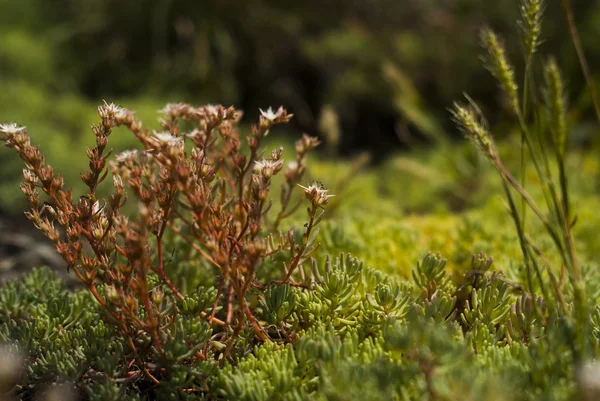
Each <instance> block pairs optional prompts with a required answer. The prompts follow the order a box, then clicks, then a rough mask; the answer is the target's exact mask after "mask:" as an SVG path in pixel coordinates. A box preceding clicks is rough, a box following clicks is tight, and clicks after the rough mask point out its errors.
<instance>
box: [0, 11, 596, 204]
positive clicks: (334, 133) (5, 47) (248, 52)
mask: <svg viewBox="0 0 600 401" xmlns="http://www.w3.org/2000/svg"><path fill="white" fill-rule="evenodd" d="M554 3H557V4H554ZM574 6H575V15H576V22H577V24H578V26H579V29H580V30H581V34H582V39H583V42H584V46H585V47H586V50H587V52H588V57H589V61H590V64H591V65H592V67H594V66H596V65H598V63H599V62H600V51H599V50H600V42H598V40H597V38H598V37H600V2H598V1H589V0H586V1H576V2H574ZM518 16H519V3H518V1H516V0H499V1H493V2H491V1H481V0H404V1H398V0H305V1H289V0H248V1H233V0H221V1H191V0H118V1H117V0H83V1H82V0H19V1H14V0H0V122H13V121H16V122H18V123H19V124H21V125H26V126H28V128H29V131H30V133H31V135H32V138H33V140H34V142H35V143H36V144H38V145H40V146H41V148H42V150H43V151H44V152H45V153H46V154H47V156H48V159H49V160H50V162H51V163H52V164H53V165H54V167H55V168H56V169H57V170H58V171H61V172H64V173H65V175H66V178H67V181H68V183H69V184H74V183H75V181H76V179H77V176H78V172H79V171H81V170H83V169H85V166H86V162H85V155H84V152H83V149H84V148H85V147H86V146H87V145H88V144H90V143H91V141H90V139H91V137H90V134H89V126H90V125H91V124H92V123H94V122H95V121H96V120H97V118H96V105H97V104H99V103H100V102H102V101H103V100H107V101H109V102H111V101H114V102H117V103H120V104H122V105H124V106H126V107H128V108H130V109H133V110H135V111H136V112H137V113H138V115H139V116H140V117H141V118H142V119H143V121H145V123H146V124H148V123H150V125H151V124H152V123H153V122H154V121H156V116H155V111H156V110H157V109H159V108H160V107H162V105H163V104H164V103H166V102H169V101H186V102H190V103H193V104H204V103H222V104H225V105H230V104H233V105H235V106H236V107H237V108H240V109H243V110H245V112H246V113H245V116H244V123H250V122H253V121H255V120H256V118H257V116H258V109H259V107H262V108H264V107H267V106H269V105H272V106H278V105H284V106H285V107H286V108H288V110H289V111H290V112H293V113H294V114H295V116H296V117H295V119H294V120H293V124H292V125H290V126H289V127H288V131H290V133H291V134H293V135H292V136H293V137H297V136H298V134H299V132H301V131H306V132H308V133H310V134H312V135H320V136H321V137H322V138H323V140H324V141H325V142H329V143H328V144H327V143H326V146H325V147H324V149H325V151H324V152H325V154H326V155H327V156H331V155H336V156H337V157H340V156H341V157H351V156H353V155H356V154H357V153H360V152H364V151H366V152H368V153H369V154H370V155H371V160H372V162H373V163H374V166H375V167H374V168H380V169H383V170H385V171H388V172H389V170H390V169H397V171H400V172H402V175H403V178H399V179H400V180H401V183H402V185H403V188H412V187H411V186H413V187H414V186H415V185H417V184H419V183H422V180H424V179H426V180H428V182H430V184H431V185H432V186H436V185H437V186H438V187H441V189H439V188H438V189H439V190H440V191H441V192H440V193H441V195H438V196H442V197H444V201H445V202H446V204H447V205H449V207H450V208H455V209H460V208H461V207H463V206H464V205H465V202H466V203H468V202H467V201H470V195H469V199H468V200H465V199H463V198H464V197H465V196H467V195H466V194H470V193H471V192H473V191H475V190H478V189H479V190H481V185H480V183H478V182H477V174H480V170H481V169H483V168H485V166H482V165H481V162H480V161H478V160H477V157H476V156H475V154H474V152H472V151H471V150H470V148H468V149H465V148H464V147H463V146H462V145H450V146H458V148H457V149H455V150H453V153H456V154H457V156H456V157H455V159H454V160H453V161H452V163H451V164H448V163H447V161H445V159H444V158H443V157H440V156H436V155H431V154H428V153H423V148H427V147H430V146H431V144H432V143H433V144H440V143H441V144H445V146H448V145H447V141H448V140H450V142H451V143H456V142H458V141H457V139H460V135H459V134H458V133H457V131H456V129H455V128H454V127H453V125H452V122H451V121H450V118H449V114H448V112H447V108H448V107H449V106H450V105H451V104H452V101H453V100H455V99H458V98H460V97H461V94H462V93H463V92H464V91H467V92H469V93H470V95H471V96H472V97H473V98H475V99H476V100H477V101H478V102H479V103H480V104H481V105H482V108H483V111H484V112H485V113H486V115H487V116H488V117H489V118H490V122H491V124H493V125H495V126H502V127H506V128H507V129H505V130H498V132H500V133H502V132H507V133H509V132H511V123H510V115H509V113H506V112H505V110H504V109H503V108H502V107H498V104H500V105H502V104H503V103H502V101H503V98H502V97H501V95H500V93H499V91H498V89H497V86H496V83H495V82H494V80H493V78H492V77H490V76H489V74H488V73H487V71H485V69H483V68H482V67H481V62H480V60H479V59H478V57H477V55H479V54H480V53H481V51H480V49H479V42H478V32H479V29H480V28H481V27H482V26H483V25H485V24H489V25H491V26H492V27H493V28H494V29H496V30H497V31H498V32H499V33H501V34H502V35H503V36H504V37H505V38H506V42H507V46H508V50H509V55H510V56H511V58H512V60H513V61H514V63H515V65H521V64H522V55H521V53H522V52H521V49H520V47H519V43H520V41H519V38H518V29H517V27H516V23H515V21H516V20H517V18H518ZM543 37H544V39H545V42H544V44H543V45H542V50H543V51H544V50H551V52H552V53H554V54H555V55H556V57H557V58H558V60H559V62H560V64H561V65H562V66H563V68H564V69H565V76H566V77H567V81H568V82H567V83H568V87H569V88H570V99H571V103H572V105H573V106H574V108H573V112H574V113H576V114H577V116H581V117H582V118H583V119H582V120H581V121H582V122H581V123H579V124H578V125H577V126H576V127H575V139H576V142H577V143H579V144H587V143H589V142H590V141H591V140H592V138H593V136H594V134H595V131H594V129H595V128H589V127H590V126H592V127H593V125H591V124H588V123H587V122H588V121H591V120H592V117H593V113H592V112H591V104H590V100H589V96H588V95H587V92H585V90H584V89H585V85H584V82H583V79H582V76H581V74H580V72H579V66H578V64H577V60H576V57H575V53H574V51H573V50H572V47H571V45H570V39H569V36H568V30H567V27H566V24H565V21H564V17H563V15H562V13H561V8H560V5H559V4H558V2H550V4H549V5H548V7H547V10H546V18H545V21H544V33H543ZM518 72H521V71H518ZM588 119H589V120H588ZM281 135H283V134H281ZM336 138H339V139H336ZM131 143H132V138H131V137H130V136H127V135H126V134H125V133H124V134H123V135H114V136H113V138H112V146H114V147H116V148H117V149H119V148H125V147H128V146H130V144H131ZM407 150H408V151H411V153H409V155H410V156H409V158H408V159H407V158H406V157H404V156H402V157H398V156H397V155H398V151H404V152H406V151H407ZM8 154H9V153H8V151H7V150H5V149H2V150H1V151H0V171H1V176H0V210H7V209H8V210H20V208H21V207H22V205H23V203H22V197H21V194H20V193H19V192H18V190H17V188H18V180H19V174H20V170H21V167H20V163H21V162H20V160H18V159H17V158H16V157H14V155H11V156H10V157H5V156H6V155H8ZM415 159H416V160H415ZM442 159H443V160H442ZM436 160H437V161H438V162H436ZM378 166H379V167H378ZM381 166H383V167H381ZM448 166H450V168H449V167H448ZM317 170H318V169H317ZM321 174H323V172H322V171H321ZM331 174H332V175H333V176H334V177H335V176H336V174H335V173H331ZM457 175H458V176H459V178H461V177H462V178H461V179H459V180H455V179H453V178H452V177H455V176H457ZM404 176H407V177H408V178H406V177H404ZM69 180H71V181H69ZM402 180H403V181H402ZM411 180H412V181H411ZM457 182H458V184H457ZM375 185H376V186H377V187H378V189H379V190H380V191H383V192H384V193H388V194H390V195H392V196H393V197H397V198H400V196H399V194H398V191H399V190H398V186H399V185H400V184H398V183H393V184H390V183H385V182H380V183H378V184H375ZM422 187H423V186H422V185H421V187H418V189H417V187H415V191H411V195H410V196H408V197H407V196H404V197H403V199H404V198H406V201H405V202H404V204H403V205H402V206H403V207H405V208H407V209H408V210H415V211H427V210H435V207H434V205H431V203H432V199H431V197H430V196H429V193H428V192H427V190H423V189H422ZM423 191H424V193H422V194H420V192H423ZM17 206H19V209H17Z"/></svg>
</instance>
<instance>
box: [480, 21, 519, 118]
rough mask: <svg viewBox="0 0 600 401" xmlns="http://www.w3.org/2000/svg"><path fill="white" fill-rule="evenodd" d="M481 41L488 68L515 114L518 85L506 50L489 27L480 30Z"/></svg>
mask: <svg viewBox="0 0 600 401" xmlns="http://www.w3.org/2000/svg"><path fill="white" fill-rule="evenodd" d="M481 42H482V44H483V47H484V48H486V49H487V51H488V55H487V57H486V62H487V68H488V70H489V71H490V72H491V73H492V75H493V76H494V77H495V78H496V79H497V80H498V81H499V82H500V87H501V88H502V90H504V92H505V93H506V95H507V96H508V99H509V100H510V103H511V107H512V109H513V111H514V112H515V113H516V114H518V113H520V106H519V95H518V92H519V86H518V85H517V83H516V81H515V73H514V70H513V68H512V66H511V65H510V63H509V62H508V58H507V57H506V50H505V49H504V47H503V45H502V44H501V42H500V40H499V39H498V36H497V35H496V33H494V31H492V30H491V29H490V28H484V29H483V30H482V31H481Z"/></svg>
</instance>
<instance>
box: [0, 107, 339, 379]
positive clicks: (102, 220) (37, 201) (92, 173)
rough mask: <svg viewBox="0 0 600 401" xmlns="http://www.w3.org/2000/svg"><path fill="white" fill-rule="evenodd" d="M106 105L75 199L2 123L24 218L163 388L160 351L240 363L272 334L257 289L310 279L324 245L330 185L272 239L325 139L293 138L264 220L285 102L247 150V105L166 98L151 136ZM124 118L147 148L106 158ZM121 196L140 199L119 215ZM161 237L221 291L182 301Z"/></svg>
mask: <svg viewBox="0 0 600 401" xmlns="http://www.w3.org/2000/svg"><path fill="white" fill-rule="evenodd" d="M98 111H99V115H100V117H101V120H102V121H101V122H100V123H99V124H98V125H95V126H94V127H93V132H94V135H95V137H96V146H95V147H93V148H90V149H88V151H87V155H88V158H89V167H90V170H89V171H88V172H85V173H82V174H81V179H82V181H83V182H84V183H85V184H86V185H87V186H88V187H89V191H88V193H86V194H84V195H82V196H80V197H79V198H78V199H77V200H74V195H73V192H72V190H70V189H67V188H66V187H65V185H64V181H63V179H62V177H61V176H60V175H57V174H55V172H54V170H53V169H52V167H50V166H49V165H47V163H46V162H45V159H44V156H43V155H42V153H41V151H40V150H39V149H38V148H36V147H35V146H33V145H31V141H30V138H29V136H28V134H27V132H26V130H25V128H23V127H18V126H17V125H15V124H4V125H2V126H0V139H2V140H3V141H4V142H5V144H6V145H7V146H8V147H10V148H13V149H15V150H16V151H17V152H18V154H19V156H20V157H21V158H22V159H23V161H24V162H25V165H26V169H25V170H23V174H24V177H25V180H24V183H23V184H22V186H21V189H22V191H23V192H24V193H25V195H26V197H27V199H28V201H29V203H30V204H31V206H32V209H31V210H30V211H29V212H27V213H26V215H27V217H28V218H29V219H30V220H31V221H32V222H33V224H34V225H35V226H36V227H37V228H38V229H39V230H40V231H42V232H43V233H44V234H45V235H46V236H47V237H48V238H49V239H50V240H51V241H52V242H53V243H54V244H55V245H56V249H57V251H58V253H59V254H60V255H61V256H62V257H63V259H64V260H65V261H66V262H67V264H68V266H69V268H70V269H72V270H73V272H74V274H75V275H76V276H77V277H78V278H79V279H80V280H81V282H82V283H83V284H84V285H85V287H87V289H88V290H89V291H90V293H91V294H92V296H93V297H94V298H95V300H96V302H98V304H99V305H100V306H101V307H102V309H103V310H104V311H105V312H106V313H107V316H109V320H108V321H109V323H110V324H112V325H114V326H115V327H116V328H117V329H118V331H119V333H120V334H121V336H123V338H124V340H125V343H126V346H127V348H128V350H129V352H130V353H131V358H132V360H131V361H132V363H133V364H135V365H136V366H137V367H138V369H139V372H140V373H143V374H144V375H145V376H146V378H147V379H149V380H151V381H152V382H154V383H155V384H158V383H159V382H160V380H159V379H158V378H157V377H156V376H159V377H160V375H161V370H160V369H161V368H149V367H148V366H147V363H149V362H151V361H154V360H155V359H160V360H163V361H171V363H188V362H189V361H190V360H196V359H199V360H204V361H205V360H208V359H211V360H216V359H217V358H223V359H227V358H232V351H233V348H234V346H235V345H236V344H237V343H238V340H239V338H240V336H241V334H242V333H243V332H244V331H245V330H252V331H253V333H254V336H256V337H257V338H258V339H260V340H261V341H270V339H269V337H268V335H267V334H266V333H265V330H264V328H263V327H261V326H260V324H259V323H258V322H257V320H256V318H255V316H254V313H253V311H252V309H253V308H254V307H255V306H254V304H255V303H256V301H253V299H254V298H256V291H258V292H261V290H262V289H264V288H265V287H266V286H267V285H269V284H273V285H286V284H291V285H304V284H302V283H296V282H294V281H293V277H292V276H293V275H294V273H297V271H300V270H301V266H302V265H303V264H304V263H305V261H306V260H307V258H308V257H310V255H311V254H312V252H314V250H315V249H316V244H315V239H316V234H317V230H316V226H317V225H318V224H319V222H320V220H321V218H322V215H323V206H324V205H326V204H327V203H328V200H329V198H330V197H331V196H332V195H329V194H328V193H327V190H326V189H324V188H323V187H322V185H318V184H311V185H309V186H301V187H302V188H303V190H304V194H305V197H306V198H307V200H308V203H309V208H308V209H307V212H308V222H307V223H306V224H305V228H304V230H303V231H304V232H303V233H301V234H299V235H296V231H294V230H289V231H288V232H286V233H285V234H281V235H277V236H275V235H272V234H274V233H277V232H278V231H277V228H278V226H279V225H280V223H281V221H282V220H283V219H284V218H285V217H287V216H288V215H289V214H291V213H292V212H293V211H294V210H295V209H297V208H298V207H299V206H300V205H301V201H293V197H292V190H293V189H294V188H295V187H296V186H297V185H299V182H301V179H302V176H303V174H304V171H305V169H306V165H305V162H306V155H307V153H308V152H310V151H311V150H312V149H313V148H314V147H316V146H317V145H318V140H317V139H316V138H312V137H309V136H307V135H304V136H303V137H302V139H300V140H299V141H298V142H297V143H296V157H295V161H293V162H291V163H289V165H288V168H287V170H286V171H285V173H284V175H285V184H284V188H283V190H282V199H281V200H282V201H281V205H280V209H279V211H278V213H277V215H276V217H275V218H274V219H273V221H269V220H268V219H267V216H266V215H267V212H268V211H269V209H270V208H271V206H272V203H271V200H270V198H269V191H270V189H271V179H272V178H273V176H275V175H276V174H278V173H279V172H280V171H282V170H283V168H284V161H283V159H282V152H283V149H281V148H280V149H276V150H274V151H273V152H271V153H270V154H269V155H266V156H264V155H263V151H261V149H260V144H261V140H262V139H263V138H264V137H265V136H266V135H267V134H268V133H269V131H270V130H271V128H272V127H273V126H274V125H277V124H281V123H286V122H287V121H289V119H290V118H291V115H288V114H287V113H286V111H285V110H284V109H283V108H280V109H279V110H277V111H273V110H272V109H268V110H267V111H264V112H261V113H262V114H261V118H260V122H259V124H258V125H256V126H253V127H252V132H251V135H250V136H249V137H248V138H247V152H246V153H247V154H245V153H244V152H243V151H242V150H241V148H242V144H241V139H240V136H239V133H238V132H237V130H236V129H235V125H236V122H237V120H238V119H239V116H240V112H238V111H236V110H235V109H234V108H224V107H222V106H206V107H199V108H196V107H191V106H189V105H186V104H169V105H167V106H166V107H165V108H164V109H163V110H161V113H162V115H163V117H162V119H161V121H160V123H161V126H162V127H163V129H164V131H163V132H154V133H150V132H149V131H148V130H145V129H143V128H142V124H141V122H140V121H139V120H138V119H136V118H135V117H134V115H133V113H132V112H130V111H128V110H126V109H123V108H121V107H118V106H115V105H114V104H105V105H102V106H100V107H99V109H98ZM120 126H123V127H126V128H127V129H128V130H129V131H131V132H132V133H133V135H134V136H135V137H136V138H137V140H138V141H139V142H140V143H141V145H142V147H143V149H142V150H129V151H125V152H123V153H121V154H119V155H117V156H116V158H115V160H114V161H109V156H110V153H111V151H110V150H108V149H107V144H108V138H109V136H110V135H111V133H112V130H113V129H114V128H116V127H120ZM263 156H264V157H263ZM109 168H110V170H111V171H112V173H113V179H112V187H113V191H112V193H111V194H110V196H108V198H107V199H105V200H101V199H98V198H99V196H98V192H97V191H98V188H99V186H100V185H101V184H102V183H103V181H105V179H106V178H107V177H108V174H109V171H108V169H109ZM126 188H127V190H126ZM40 192H43V193H44V194H45V195H46V196H47V198H48V199H47V200H46V201H43V200H42V198H41V194H40ZM127 193H129V194H130V195H133V196H135V197H136V198H137V211H136V212H135V216H134V217H133V218H130V216H129V215H128V214H127V212H126V211H125V205H126V202H127ZM292 201H293V202H292ZM167 231H169V232H171V233H174V234H176V235H178V236H179V237H181V238H182V239H183V240H184V241H185V242H186V243H187V244H188V245H189V247H190V248H191V250H192V251H193V254H192V255H190V256H189V257H190V258H202V259H204V260H206V261H208V262H210V266H209V267H208V268H209V269H211V271H212V272H213V275H214V277H215V283H216V287H217V288H216V291H212V288H205V289H198V291H196V292H195V293H194V294H189V295H188V296H186V295H184V294H183V293H182V292H181V291H180V290H179V289H178V288H177V286H176V285H175V284H174V283H173V282H172V280H171V279H170V278H169V277H168V276H167V274H166V271H165V267H166V265H167V264H168V263H169V255H168V254H167V253H166V250H165V243H164V236H165V234H166V233H167ZM282 254H287V256H286V257H284V259H285V260H284V261H283V262H282V264H281V265H280V266H278V267H277V268H278V269H279V271H282V273H281V277H280V279H279V280H273V281H271V282H269V283H261V282H259V280H258V279H257V274H256V273H257V270H258V269H259V268H261V265H263V260H265V259H268V258H271V257H274V256H276V255H282ZM302 279H304V275H302ZM208 304H210V307H209V308H208V309H207V311H204V309H206V308H205V306H206V305H208ZM185 314H187V315H188V316H185V317H184V315H185ZM246 336H247V333H246ZM250 339H252V336H250Z"/></svg>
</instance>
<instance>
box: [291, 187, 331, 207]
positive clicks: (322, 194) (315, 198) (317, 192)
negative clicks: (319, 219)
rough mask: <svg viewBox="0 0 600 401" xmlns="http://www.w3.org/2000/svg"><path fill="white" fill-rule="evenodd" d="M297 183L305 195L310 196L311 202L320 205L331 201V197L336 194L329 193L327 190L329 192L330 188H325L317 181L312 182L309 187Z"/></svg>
mask: <svg viewBox="0 0 600 401" xmlns="http://www.w3.org/2000/svg"><path fill="white" fill-rule="evenodd" d="M297 185H298V186H299V187H300V188H302V189H303V190H304V195H305V196H306V198H308V199H309V200H310V201H311V202H314V203H316V204H317V205H319V206H322V205H326V204H327V202H329V198H332V197H334V196H335V195H328V194H327V192H329V190H327V189H325V188H323V186H322V185H319V184H317V183H312V184H311V185H309V186H308V187H305V186H304V185H300V184H297Z"/></svg>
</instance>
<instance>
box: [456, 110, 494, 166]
mask: <svg viewBox="0 0 600 401" xmlns="http://www.w3.org/2000/svg"><path fill="white" fill-rule="evenodd" d="M451 113H452V115H453V117H454V121H455V122H456V124H457V125H458V127H459V129H460V130H461V131H462V132H463V133H464V134H465V135H466V136H467V138H469V139H471V140H473V141H474V142H475V143H476V144H477V146H478V147H479V148H480V149H481V151H482V152H483V153H484V154H485V155H486V156H487V157H488V158H489V159H490V160H494V159H495V158H496V147H495V145H494V142H493V140H492V138H491V135H490V134H489V132H488V130H487V128H486V123H485V120H484V119H483V116H482V115H481V113H480V112H479V110H478V109H477V108H476V106H475V105H474V104H470V105H467V106H465V105H461V104H460V103H454V109H453V110H452V111H451Z"/></svg>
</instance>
